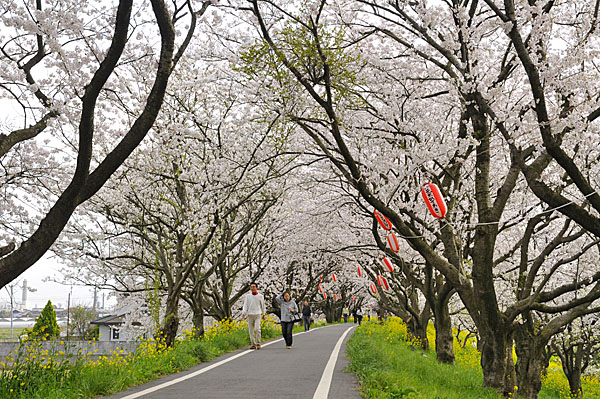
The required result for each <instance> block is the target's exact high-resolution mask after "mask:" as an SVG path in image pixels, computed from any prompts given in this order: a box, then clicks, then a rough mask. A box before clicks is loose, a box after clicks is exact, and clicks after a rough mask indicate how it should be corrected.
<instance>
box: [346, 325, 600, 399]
mask: <svg viewBox="0 0 600 399" xmlns="http://www.w3.org/2000/svg"><path fill="white" fill-rule="evenodd" d="M428 338H429V341H430V346H431V347H432V348H433V347H434V342H435V331H434V329H433V328H430V329H429V330H428ZM407 339H408V337H407V334H406V326H405V325H404V324H403V323H402V321H401V320H400V319H398V318H390V319H388V321H387V322H386V323H385V324H379V323H367V324H363V325H362V326H361V327H359V328H358V329H357V330H356V332H355V333H354V334H353V336H352V337H351V338H350V340H349V342H348V356H349V358H350V369H351V371H352V372H353V373H354V374H356V375H357V376H358V378H359V380H360V382H361V385H362V395H363V397H365V398H373V399H383V398H386V399H387V398H394V399H395V398H403V397H406V398H423V399H425V398H427V399H437V398H439V399H442V398H443V399H471V398H472V399H486V398H490V399H491V398H494V399H498V398H500V396H498V395H497V394H496V393H495V391H494V390H491V389H484V388H483V387H482V386H481V385H482V381H483V375H482V373H481V367H480V354H479V352H477V350H476V349H475V348H474V347H473V346H471V345H467V346H465V347H464V348H462V347H461V346H459V345H458V343H456V342H455V345H454V353H455V356H456V365H455V366H450V365H446V364H440V363H438V362H437V361H436V359H435V352H433V351H429V352H423V351H421V350H415V349H414V347H413V346H412V345H411V344H410V343H409V342H407ZM583 391H584V398H590V399H591V398H600V383H599V381H598V379H597V378H594V377H586V378H585V379H584V380H583ZM539 397H540V399H569V398H570V395H569V385H568V383H567V380H566V377H565V376H564V374H563V373H562V370H561V368H560V363H558V362H556V361H551V363H550V367H549V369H548V374H547V376H546V377H544V378H543V387H542V391H541V392H540V395H539Z"/></svg>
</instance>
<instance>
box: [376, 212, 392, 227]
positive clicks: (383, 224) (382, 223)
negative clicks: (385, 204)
mask: <svg viewBox="0 0 600 399" xmlns="http://www.w3.org/2000/svg"><path fill="white" fill-rule="evenodd" d="M373 213H374V214H375V219H377V222H378V223H379V225H380V226H381V227H382V228H383V229H384V230H391V229H392V222H390V220H389V219H388V218H387V217H385V215H384V214H383V213H381V212H378V211H377V209H375V211H374V212H373Z"/></svg>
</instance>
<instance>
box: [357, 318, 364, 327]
mask: <svg viewBox="0 0 600 399" xmlns="http://www.w3.org/2000/svg"><path fill="white" fill-rule="evenodd" d="M362 318H363V317H362V316H358V325H359V326H360V322H361V321H362Z"/></svg>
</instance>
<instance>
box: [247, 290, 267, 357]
mask: <svg viewBox="0 0 600 399" xmlns="http://www.w3.org/2000/svg"><path fill="white" fill-rule="evenodd" d="M265 313H266V309H265V298H264V297H263V295H262V294H259V293H258V287H257V286H256V283H255V282H254V281H253V282H251V283H250V293H248V294H247V295H246V298H245V299H244V308H243V309H242V318H246V315H247V316H248V332H249V333H250V342H252V346H251V347H250V349H260V320H261V318H262V319H264V318H265Z"/></svg>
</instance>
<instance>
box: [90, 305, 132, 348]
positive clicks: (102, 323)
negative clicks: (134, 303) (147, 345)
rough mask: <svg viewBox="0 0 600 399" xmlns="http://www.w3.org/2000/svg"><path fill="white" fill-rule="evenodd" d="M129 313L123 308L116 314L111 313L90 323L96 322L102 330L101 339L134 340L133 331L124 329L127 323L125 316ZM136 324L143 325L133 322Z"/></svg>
mask: <svg viewBox="0 0 600 399" xmlns="http://www.w3.org/2000/svg"><path fill="white" fill-rule="evenodd" d="M128 313H129V311H127V310H121V311H118V312H116V313H115V314H109V315H106V316H103V317H100V318H99V319H96V320H94V321H91V322H90V324H95V325H97V326H98V328H99V330H100V338H99V339H98V340H99V341H133V340H134V339H135V337H134V336H132V334H131V332H129V331H127V330H124V329H122V328H121V327H122V326H123V324H124V323H125V316H126V315H127V314H128ZM132 324H133V325H134V326H141V323H138V322H133V323H132Z"/></svg>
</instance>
